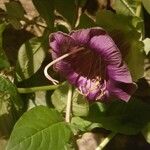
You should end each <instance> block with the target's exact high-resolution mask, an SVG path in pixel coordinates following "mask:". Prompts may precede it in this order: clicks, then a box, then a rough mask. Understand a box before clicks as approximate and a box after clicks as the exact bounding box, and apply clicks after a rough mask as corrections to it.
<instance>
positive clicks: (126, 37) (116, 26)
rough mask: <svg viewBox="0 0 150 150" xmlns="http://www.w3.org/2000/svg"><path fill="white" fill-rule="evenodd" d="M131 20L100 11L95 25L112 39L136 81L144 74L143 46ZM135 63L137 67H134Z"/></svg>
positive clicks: (130, 17)
mask: <svg viewBox="0 0 150 150" xmlns="http://www.w3.org/2000/svg"><path fill="white" fill-rule="evenodd" d="M133 18H134V17H132V16H124V15H120V14H119V15H117V14H114V13H112V12H110V11H101V12H99V13H98V14H97V17H96V23H97V24H98V25H99V26H101V27H103V28H104V29H105V30H106V31H107V32H108V33H109V35H110V36H111V37H112V39H113V40H114V42H115V43H116V45H117V46H118V48H119V49H120V51H121V53H122V57H123V59H124V60H125V62H126V63H127V64H128V68H129V70H130V72H131V75H132V78H133V80H134V81H137V79H139V78H141V77H142V76H143V74H144V67H143V66H144V55H143V47H144V45H143V43H142V42H141V41H139V39H140V36H141V34H140V33H138V32H137V30H136V28H135V27H134V26H133ZM137 62H138V67H136V66H137Z"/></svg>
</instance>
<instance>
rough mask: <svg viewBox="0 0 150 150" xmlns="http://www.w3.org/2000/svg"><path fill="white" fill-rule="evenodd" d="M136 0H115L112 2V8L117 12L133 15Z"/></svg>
mask: <svg viewBox="0 0 150 150" xmlns="http://www.w3.org/2000/svg"><path fill="white" fill-rule="evenodd" d="M137 4H138V3H137V0H116V1H114V2H113V8H114V9H115V10H116V13H117V14H123V15H135V11H136V8H137Z"/></svg>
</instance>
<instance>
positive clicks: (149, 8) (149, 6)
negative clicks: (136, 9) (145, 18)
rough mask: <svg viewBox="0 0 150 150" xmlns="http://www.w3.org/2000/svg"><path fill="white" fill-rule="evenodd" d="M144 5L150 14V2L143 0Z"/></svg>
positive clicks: (149, 0)
mask: <svg viewBox="0 0 150 150" xmlns="http://www.w3.org/2000/svg"><path fill="white" fill-rule="evenodd" d="M142 3H143V6H144V8H145V9H146V10H147V12H148V13H149V14H150V0H142Z"/></svg>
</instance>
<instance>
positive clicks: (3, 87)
mask: <svg viewBox="0 0 150 150" xmlns="http://www.w3.org/2000/svg"><path fill="white" fill-rule="evenodd" d="M22 106H23V105H22V101H21V99H20V96H19V95H18V93H17V88H16V87H15V85H14V84H12V83H11V82H10V81H9V80H8V79H6V78H4V77H2V76H0V137H5V138H6V137H8V136H9V133H10V131H11V129H12V128H13V126H14V124H15V121H16V120H17V119H18V117H19V116H18V115H19V114H18V113H19V111H20V110H21V109H22Z"/></svg>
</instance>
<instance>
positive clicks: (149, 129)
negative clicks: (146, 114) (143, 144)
mask: <svg viewBox="0 0 150 150" xmlns="http://www.w3.org/2000/svg"><path fill="white" fill-rule="evenodd" d="M142 134H143V136H144V138H145V139H146V141H147V142H148V143H150V122H149V123H148V124H147V125H146V126H145V127H144V128H143V130H142Z"/></svg>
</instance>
